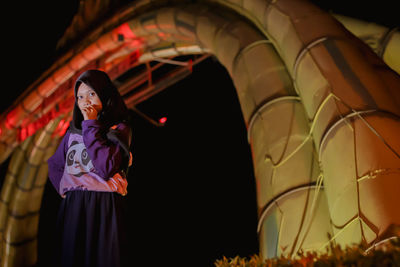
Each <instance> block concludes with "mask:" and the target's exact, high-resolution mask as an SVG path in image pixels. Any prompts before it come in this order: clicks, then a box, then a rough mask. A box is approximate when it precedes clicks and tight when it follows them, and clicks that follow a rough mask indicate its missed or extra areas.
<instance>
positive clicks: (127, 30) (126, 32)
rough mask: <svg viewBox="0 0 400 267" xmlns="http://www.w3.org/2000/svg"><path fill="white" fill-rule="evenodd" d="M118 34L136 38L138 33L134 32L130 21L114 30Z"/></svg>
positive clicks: (126, 37)
mask: <svg viewBox="0 0 400 267" xmlns="http://www.w3.org/2000/svg"><path fill="white" fill-rule="evenodd" d="M114 32H115V33H116V34H120V35H122V36H123V38H125V39H134V38H135V37H136V35H135V34H134V33H133V31H132V30H131V28H130V27H129V24H128V23H124V24H121V25H120V26H119V27H118V28H116V29H115V30H114Z"/></svg>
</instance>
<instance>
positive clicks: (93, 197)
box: [54, 191, 128, 267]
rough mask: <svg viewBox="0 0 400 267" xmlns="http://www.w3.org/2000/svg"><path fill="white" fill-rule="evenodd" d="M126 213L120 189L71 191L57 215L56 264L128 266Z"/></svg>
mask: <svg viewBox="0 0 400 267" xmlns="http://www.w3.org/2000/svg"><path fill="white" fill-rule="evenodd" d="M126 216H127V214H126V200H125V198H124V197H123V196H121V195H120V194H118V193H113V192H94V191H70V192H67V193H66V197H65V198H64V199H63V200H62V201H61V204H60V209H59V213H58V219H57V231H56V233H57V234H58V237H57V238H56V239H57V241H56V242H57V247H56V248H55V250H56V252H55V254H54V261H55V266H62V267H72V266H73V267H78V266H79V267H80V266H82V267H83V266H84V267H89V266H93V267H111V266H112V267H119V266H127V265H126V264H127V262H126V260H127V253H126V250H127V248H128V244H127V240H128V239H127V227H126V219H127V217H126Z"/></svg>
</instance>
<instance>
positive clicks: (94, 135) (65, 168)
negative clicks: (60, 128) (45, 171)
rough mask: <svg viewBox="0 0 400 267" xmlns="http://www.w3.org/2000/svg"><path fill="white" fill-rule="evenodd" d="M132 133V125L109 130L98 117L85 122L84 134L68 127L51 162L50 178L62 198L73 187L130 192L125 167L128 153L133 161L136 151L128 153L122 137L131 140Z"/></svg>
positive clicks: (49, 160) (122, 124)
mask: <svg viewBox="0 0 400 267" xmlns="http://www.w3.org/2000/svg"><path fill="white" fill-rule="evenodd" d="M129 135H130V128H129V127H128V126H127V125H126V124H124V123H119V124H117V125H115V126H113V127H111V128H110V129H105V127H104V126H103V125H102V124H101V122H100V121H98V120H84V121H82V131H81V133H79V132H77V131H71V130H68V131H67V132H66V134H65V135H64V137H63V139H62V141H61V143H60V144H59V146H58V148H57V150H56V152H55V153H54V155H53V156H52V157H50V158H49V159H48V161H47V163H48V167H49V179H50V181H51V183H52V184H53V186H54V187H55V188H56V190H57V192H58V193H59V194H60V195H61V196H62V197H65V193H66V192H68V191H71V190H89V191H103V192H118V193H119V194H121V195H126V194H127V185H128V182H127V180H126V177H125V173H124V172H123V171H121V170H122V169H124V168H123V166H124V162H125V161H126V157H127V156H128V157H129V160H128V161H129V165H130V164H131V160H132V154H131V153H129V155H127V153H126V150H124V149H123V147H122V146H123V142H122V143H121V142H120V141H118V140H123V141H127V142H128V140H129V138H130V136H129ZM108 136H111V137H112V136H118V139H116V138H108Z"/></svg>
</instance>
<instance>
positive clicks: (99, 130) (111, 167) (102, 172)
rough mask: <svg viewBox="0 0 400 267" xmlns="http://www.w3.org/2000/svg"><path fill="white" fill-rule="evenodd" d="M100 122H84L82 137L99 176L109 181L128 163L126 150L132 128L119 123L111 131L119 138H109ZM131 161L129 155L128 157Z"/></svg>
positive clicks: (106, 130)
mask: <svg viewBox="0 0 400 267" xmlns="http://www.w3.org/2000/svg"><path fill="white" fill-rule="evenodd" d="M108 131H109V129H105V127H104V126H103V125H102V123H101V122H100V121H98V120H84V121H82V135H83V142H84V144H85V147H86V150H87V152H88V154H89V157H90V159H91V160H92V163H93V166H94V168H95V169H96V172H97V174H98V175H99V176H100V177H102V178H103V179H105V180H107V179H109V178H110V177H112V176H113V175H114V174H116V173H117V172H119V171H120V170H121V168H122V167H123V165H124V162H125V161H126V150H125V149H124V146H126V145H128V146H129V141H130V140H129V139H130V128H129V126H128V125H126V124H125V123H119V124H118V125H117V126H116V128H115V129H112V130H110V131H111V132H112V133H113V136H115V137H117V138H113V139H109V138H107V136H108V135H107V132H108ZM128 159H129V155H128Z"/></svg>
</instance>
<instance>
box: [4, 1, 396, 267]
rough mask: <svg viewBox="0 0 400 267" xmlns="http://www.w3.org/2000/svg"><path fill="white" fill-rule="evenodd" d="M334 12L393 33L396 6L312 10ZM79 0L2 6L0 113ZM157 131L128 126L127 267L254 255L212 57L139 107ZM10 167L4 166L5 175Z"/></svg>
mask: <svg viewBox="0 0 400 267" xmlns="http://www.w3.org/2000/svg"><path fill="white" fill-rule="evenodd" d="M314 2H315V3H316V4H317V5H319V6H321V7H322V8H324V9H326V10H330V11H332V12H335V13H339V14H344V15H348V16H351V17H355V18H360V19H364V20H367V21H373V22H376V23H378V24H381V25H385V26H388V27H395V26H398V25H399V21H398V15H397V16H396V14H395V13H396V11H398V9H397V8H396V7H395V5H396V1H386V0H385V1H379V2H376V1H374V2H372V1H371V2H368V3H366V2H364V1H334V0H329V1H314ZM78 4H79V1H76V0H74V1H71V0H69V1H26V2H23V3H20V2H12V1H9V2H7V3H5V4H4V6H3V16H2V25H3V27H2V29H3V31H2V33H3V36H2V47H3V48H2V57H1V58H2V64H3V66H4V70H5V71H4V72H3V81H4V83H3V88H2V94H3V97H0V107H1V109H0V111H3V110H4V109H5V108H6V107H8V106H9V105H10V103H11V102H12V101H13V100H14V99H15V98H16V97H17V96H18V95H19V94H20V93H21V92H22V91H23V90H24V89H25V88H26V87H27V86H28V85H29V84H31V83H32V82H33V81H34V80H35V79H36V78H37V77H38V76H39V75H40V74H41V73H43V72H44V71H45V70H46V69H47V68H48V67H49V66H50V65H51V63H52V62H53V61H54V60H55V59H56V57H57V51H56V49H55V46H56V43H57V40H59V38H60V37H61V36H62V34H63V33H64V30H65V29H66V27H67V26H68V25H69V23H70V22H71V19H72V16H73V14H74V13H75V12H76V11H77V8H78ZM138 108H139V109H140V110H142V111H143V112H145V113H146V114H147V115H149V116H151V117H153V118H156V119H157V118H159V117H163V116H166V117H167V118H168V120H167V123H166V125H165V126H164V127H155V126H153V125H151V124H149V123H148V122H146V121H144V120H143V119H141V118H140V117H135V127H134V144H135V145H134V150H133V152H134V168H132V170H131V172H130V179H129V187H128V191H129V194H128V196H127V201H128V203H129V213H130V214H131V217H130V226H131V227H130V233H128V235H129V237H130V240H131V249H132V266H158V265H162V264H164V263H167V264H169V265H173V266H213V263H214V261H215V260H216V259H220V258H222V256H223V255H224V256H227V257H234V256H236V255H240V256H243V257H245V256H250V255H252V254H257V253H258V241H257V234H256V225H257V214H256V212H257V211H256V198H255V185H254V174H253V169H252V161H251V152H250V147H249V145H248V143H247V137H246V128H245V125H244V122H243V118H242V114H241V110H240V106H239V103H238V99H237V95H236V91H235V89H234V87H233V84H232V81H231V79H230V77H229V75H228V73H227V72H226V70H225V69H224V67H223V66H221V65H220V64H219V63H218V62H217V61H215V60H214V59H213V58H209V59H207V60H206V61H205V62H203V63H201V64H199V65H197V66H195V67H194V69H193V74H192V75H191V76H189V77H188V78H186V79H185V80H183V81H181V82H179V83H177V84H175V85H173V86H171V87H170V88H168V89H167V90H165V91H163V92H161V93H160V94H158V95H156V96H154V97H153V98H151V99H149V100H148V101H146V102H144V103H142V104H140V105H139V106H138ZM7 163H8V161H6V162H5V163H3V164H2V166H1V169H2V173H4V172H5V169H6V166H7ZM59 203H60V197H59V196H58V195H57V194H56V192H55V190H54V189H53V188H52V186H51V184H50V183H47V185H46V188H45V193H44V196H43V202H42V209H41V214H40V216H41V217H40V224H39V233H38V241H39V243H38V244H39V263H40V266H47V264H48V251H49V248H51V245H52V237H53V233H54V224H55V220H56V214H57V210H58V205H59Z"/></svg>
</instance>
